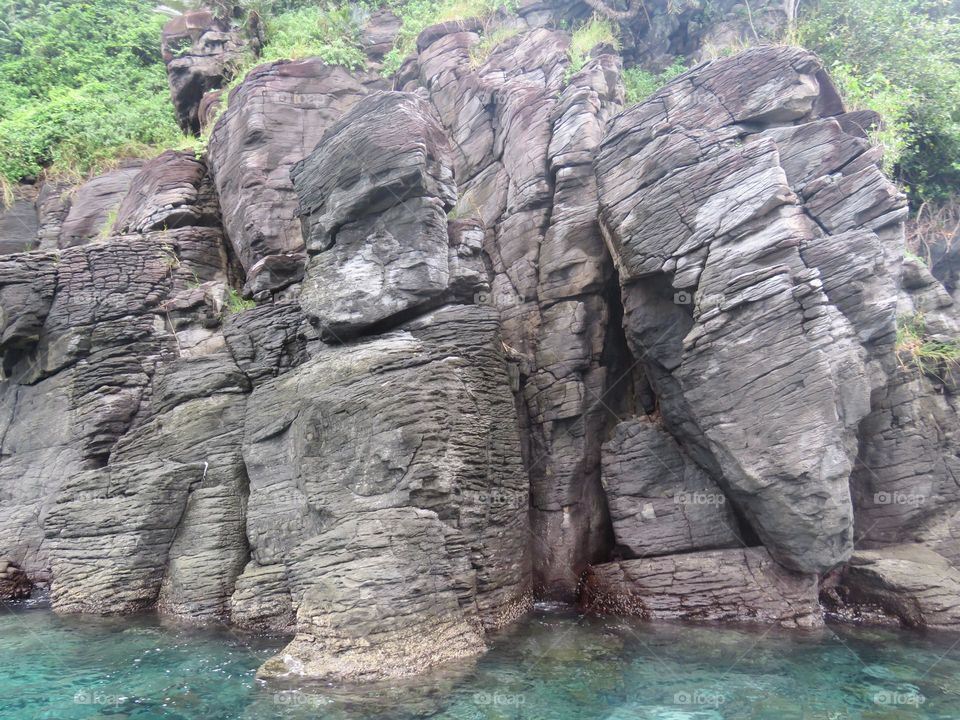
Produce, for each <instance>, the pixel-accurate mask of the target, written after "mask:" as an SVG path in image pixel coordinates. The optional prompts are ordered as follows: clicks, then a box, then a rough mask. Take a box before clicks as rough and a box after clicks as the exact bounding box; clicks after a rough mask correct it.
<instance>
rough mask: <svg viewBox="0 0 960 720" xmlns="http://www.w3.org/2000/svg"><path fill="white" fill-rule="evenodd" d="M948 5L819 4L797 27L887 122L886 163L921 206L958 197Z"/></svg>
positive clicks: (851, 94)
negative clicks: (925, 202)
mask: <svg viewBox="0 0 960 720" xmlns="http://www.w3.org/2000/svg"><path fill="white" fill-rule="evenodd" d="M955 7H956V6H955V5H951V4H950V3H947V2H944V1H943V0H856V2H850V0H820V3H819V5H818V6H816V7H815V8H814V9H813V10H812V11H811V12H808V13H807V14H806V16H805V17H804V18H802V19H801V23H800V26H799V30H798V39H799V41H800V43H801V44H803V45H805V46H806V47H809V48H810V49H811V50H814V51H815V52H817V53H818V54H819V55H820V56H821V57H822V58H823V59H824V61H825V63H826V65H827V68H828V69H829V70H831V72H832V73H833V74H834V76H835V77H836V78H837V79H838V82H839V85H840V86H841V89H842V90H843V91H844V92H846V94H847V98H848V100H849V101H850V102H851V103H852V104H853V105H854V106H859V107H865V108H869V109H872V110H876V111H877V112H879V113H881V115H882V116H883V117H884V119H885V121H886V127H885V128H884V129H882V130H881V131H880V133H879V135H878V140H879V141H880V142H881V143H882V144H883V145H884V147H885V149H886V150H887V152H888V153H889V154H890V157H888V165H889V166H890V169H891V170H892V171H893V172H894V174H895V176H896V177H897V178H898V179H899V180H901V181H902V182H903V183H904V184H905V186H906V187H907V190H908V192H909V193H910V197H911V200H912V201H913V203H914V205H915V206H917V205H919V204H920V203H921V202H923V201H928V200H938V199H943V198H946V197H948V196H950V195H952V194H956V193H958V192H960V21H958V18H957V17H955V16H952V15H951V14H950V13H951V12H955V10H951V8H955Z"/></svg>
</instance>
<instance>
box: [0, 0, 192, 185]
mask: <svg viewBox="0 0 960 720" xmlns="http://www.w3.org/2000/svg"><path fill="white" fill-rule="evenodd" d="M0 13H2V17H3V18H4V21H3V22H0V175H2V176H3V177H4V178H6V180H7V181H9V182H17V181H18V180H20V179H21V178H24V177H29V176H36V175H37V174H39V173H40V172H41V170H42V169H43V168H45V167H49V166H51V165H53V166H54V168H55V170H56V171H60V172H69V173H86V172H88V171H91V170H98V169H102V168H103V167H106V166H108V165H110V164H111V163H112V162H114V161H115V159H116V158H118V157H120V156H125V155H146V154H153V153H155V152H156V151H157V148H158V146H168V145H171V144H176V143H179V142H181V138H182V135H181V133H180V130H179V129H178V128H177V125H176V122H175V120H174V114H173V107H172V105H171V103H170V99H169V91H168V89H167V78H166V71H165V69H164V65H163V61H162V59H161V57H160V48H159V42H158V38H159V36H160V29H161V27H162V26H163V23H164V21H165V18H164V17H163V16H161V15H159V14H156V13H154V12H152V11H151V10H150V9H149V6H148V5H146V4H144V3H142V2H139V1H138V0H96V2H76V1H74V2H71V1H69V0H52V1H50V2H43V3H40V2H24V1H23V0H0Z"/></svg>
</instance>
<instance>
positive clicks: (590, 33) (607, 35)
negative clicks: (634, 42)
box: [567, 15, 620, 78]
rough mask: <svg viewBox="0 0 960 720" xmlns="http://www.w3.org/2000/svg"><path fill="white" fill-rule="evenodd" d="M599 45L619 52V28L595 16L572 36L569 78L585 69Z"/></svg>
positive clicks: (569, 50)
mask: <svg viewBox="0 0 960 720" xmlns="http://www.w3.org/2000/svg"><path fill="white" fill-rule="evenodd" d="M597 45H610V46H612V47H613V48H615V49H617V50H619V49H620V40H619V39H618V38H617V28H616V26H615V25H614V24H613V22H612V21H611V20H608V19H606V18H602V17H599V16H598V15H594V16H593V17H592V18H590V19H589V20H588V21H587V22H585V23H584V24H583V25H581V26H580V27H578V28H577V29H576V30H574V31H573V33H572V34H571V35H570V47H569V49H568V50H567V54H568V55H569V56H570V67H569V68H567V77H568V78H569V77H572V76H573V75H576V74H577V73H578V72H580V71H581V70H582V69H583V66H584V65H586V64H587V61H588V60H589V59H590V51H591V50H593V49H594V48H595V47H596V46H597Z"/></svg>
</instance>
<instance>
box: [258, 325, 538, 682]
mask: <svg viewBox="0 0 960 720" xmlns="http://www.w3.org/2000/svg"><path fill="white" fill-rule="evenodd" d="M497 326H498V322H497V316H496V313H495V312H494V311H492V310H490V309H489V308H482V307H467V306H452V307H448V308H444V309H442V310H438V311H437V312H436V313H435V314H433V315H430V316H427V317H424V318H422V319H420V320H417V321H414V322H413V323H411V324H410V325H406V326H404V327H402V328H400V329H398V330H397V331H395V332H391V333H388V334H385V335H381V336H377V337H374V338H370V339H364V340H361V341H359V342H357V343H355V344H349V345H346V346H333V347H329V348H326V349H324V350H322V351H320V352H319V353H318V354H317V356H316V357H314V358H313V359H311V360H309V361H308V362H306V363H304V364H303V365H301V366H299V367H298V368H297V369H296V370H294V371H292V372H290V373H286V374H284V375H282V376H280V377H278V378H277V379H276V380H271V381H268V382H266V383H264V384H262V385H260V386H258V387H257V389H256V390H255V391H254V393H253V395H252V396H251V398H250V403H249V405H248V409H247V412H248V418H249V420H248V423H247V437H246V440H245V444H244V459H245V462H246V466H247V469H248V472H249V475H250V502H249V507H250V510H249V518H248V521H247V531H248V537H249V539H250V543H251V551H252V558H253V560H254V561H255V562H256V563H257V565H258V566H260V567H268V566H275V565H278V564H279V565H283V566H284V567H285V569H286V577H287V579H288V587H289V591H290V595H291V597H292V601H293V606H294V608H295V609H296V610H297V633H298V634H297V639H296V640H295V641H294V643H293V645H292V646H291V647H289V648H287V650H285V651H284V652H283V653H281V655H280V656H279V657H280V658H282V660H278V661H276V662H275V663H271V664H270V665H269V666H268V668H267V671H268V672H270V673H277V672H294V673H299V672H302V673H305V674H309V675H320V676H323V677H331V678H340V679H344V678H353V679H369V678H372V677H374V676H376V675H377V674H378V673H381V674H385V675H400V674H406V673H408V672H410V671H411V670H412V669H413V668H415V667H418V666H422V665H423V663H426V662H429V663H433V662H439V661H442V660H443V659H444V658H450V657H458V656H460V655H462V654H471V653H474V652H476V651H478V650H479V649H481V648H482V647H483V646H484V642H483V633H482V630H480V631H478V628H482V627H483V626H487V627H499V626H500V625H502V624H504V623H505V622H508V621H509V620H510V619H512V618H513V617H515V616H516V615H517V614H518V613H521V612H523V610H524V608H526V606H527V604H528V603H529V569H528V568H529V566H528V564H527V559H526V558H527V553H526V544H525V538H526V536H527V521H526V509H527V486H526V481H525V477H524V474H523V469H522V463H521V458H520V443H519V439H518V435H517V429H516V425H515V424H514V423H511V422H509V418H510V417H511V415H512V414H513V402H512V399H511V397H510V393H509V385H508V383H507V381H506V367H505V364H504V360H503V356H502V348H501V347H500V343H499V336H498V329H497ZM306 388H309V389H310V392H309V393H305V392H304V390H305V389H306ZM503 419H507V420H508V421H507V422H504V421H503ZM391 538H393V539H392V540H391ZM411 548H416V549H415V550H412V549H411ZM251 581H252V578H251ZM270 582H273V580H271V581H270ZM357 582H360V583H361V587H363V588H365V589H363V590H362V592H361V594H360V595H359V596H358V595H357V584H356V583H357ZM338 598H341V599H340V600H338ZM347 598H349V602H348V601H347ZM381 618H390V620H389V622H387V621H385V620H382V619H381ZM362 637H368V638H372V637H376V638H380V639H381V640H380V641H379V642H378V643H373V644H372V645H370V646H368V645H366V644H362V645H361V644H359V643H358V639H359V638H362ZM414 639H417V640H416V642H415V641H414ZM381 644H382V645H383V647H384V648H390V651H389V652H388V653H387V655H388V657H389V662H388V661H387V660H386V659H384V658H383V657H379V653H380V650H379V649H378V648H379V647H380V645H381ZM431 656H432V659H431Z"/></svg>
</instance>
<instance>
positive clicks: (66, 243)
mask: <svg viewBox="0 0 960 720" xmlns="http://www.w3.org/2000/svg"><path fill="white" fill-rule="evenodd" d="M142 166H143V161H141V160H128V161H125V162H124V163H123V164H122V165H121V166H120V167H118V168H117V169H116V170H111V171H109V172H107V173H104V174H103V175H98V176H97V177H95V178H93V179H91V180H88V181H87V182H85V183H83V184H82V185H79V186H77V187H75V188H71V189H69V190H67V191H66V192H67V193H68V195H69V197H68V198H66V199H65V200H63V202H66V203H68V204H69V207H68V209H67V210H66V211H65V214H64V215H63V220H62V224H61V225H60V234H59V236H58V237H57V238H56V241H55V243H54V242H52V239H51V240H48V241H46V242H44V243H41V247H50V248H53V247H58V248H68V247H73V246H75V245H82V244H84V243H87V242H90V241H91V240H94V239H96V238H105V237H109V236H110V235H113V234H115V233H114V223H115V221H116V219H117V213H118V211H119V209H120V204H121V203H122V202H123V199H124V197H126V195H127V192H128V191H129V190H130V188H131V187H132V185H133V180H134V178H135V177H136V176H137V175H138V174H139V172H140V168H141V167H142ZM52 212H53V214H54V215H53V217H56V214H57V211H56V210H52ZM54 222H55V221H54ZM49 232H50V228H49V227H48V228H47V229H46V234H49Z"/></svg>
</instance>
